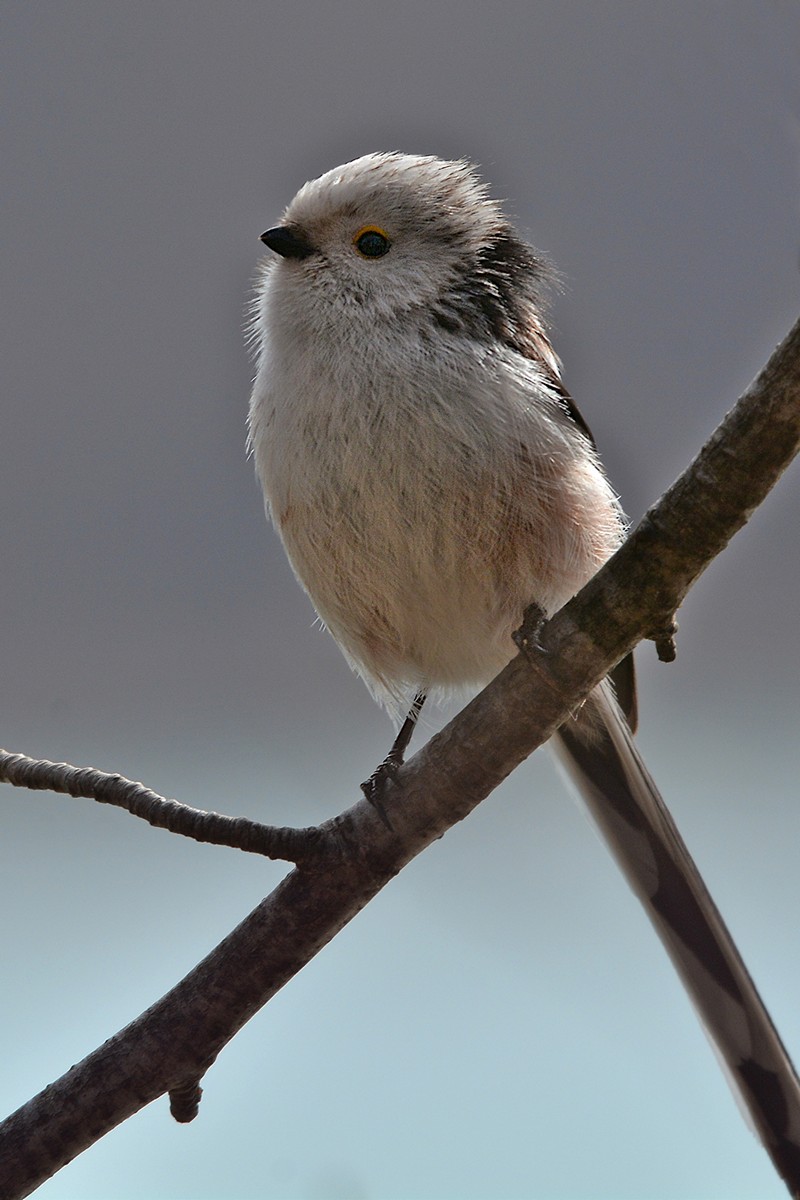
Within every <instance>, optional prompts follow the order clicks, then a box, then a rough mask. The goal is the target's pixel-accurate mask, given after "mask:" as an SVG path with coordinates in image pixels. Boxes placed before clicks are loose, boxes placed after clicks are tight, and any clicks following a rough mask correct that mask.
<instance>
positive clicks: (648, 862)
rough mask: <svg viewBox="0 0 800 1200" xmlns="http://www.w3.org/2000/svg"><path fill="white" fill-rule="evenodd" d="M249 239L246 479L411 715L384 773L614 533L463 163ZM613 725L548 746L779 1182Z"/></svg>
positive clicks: (782, 1122)
mask: <svg viewBox="0 0 800 1200" xmlns="http://www.w3.org/2000/svg"><path fill="white" fill-rule="evenodd" d="M262 240H263V241H264V242H265V243H266V245H267V246H268V247H269V248H270V250H272V251H274V257H273V258H271V259H270V261H269V262H267V263H266V265H265V266H264V270H263V274H262V277H261V280H260V287H259V291H258V297H257V303H256V308H255V320H254V331H255V337H256V341H257V346H258V374H257V377H256V380H255V385H254V388H253V395H252V401H251V408H250V437H251V441H252V446H253V448H254V451H255V459H256V466H257V470H258V474H259V477H260V479H261V483H262V486H263V489H264V495H265V497H266V503H267V508H268V511H269V513H270V515H271V517H272V520H273V521H274V523H275V526H276V528H277V530H278V532H279V534H280V536H281V539H282V541H283V544H284V546H285V548H286V553H287V554H288V556H289V559H290V561H291V563H292V566H293V568H294V570H295V573H296V574H297V577H298V579H299V580H300V582H301V584H302V585H303V587H304V588H305V589H306V591H307V592H308V593H309V595H310V597H311V599H312V600H313V602H314V605H315V607H316V609H317V612H318V613H319V615H320V617H321V618H322V620H323V621H324V623H325V624H326V625H327V627H328V629H329V630H330V631H331V633H332V634H333V636H334V638H335V639H336V641H337V642H338V643H339V646H340V647H341V649H342V651H343V652H344V654H345V656H346V658H347V659H348V661H349V662H350V663H351V665H352V666H353V667H354V668H355V670H356V671H357V672H358V673H359V674H360V675H361V676H362V677H363V679H364V680H365V681H366V683H367V685H368V686H369V687H370V688H371V690H372V692H373V693H374V695H375V696H376V698H377V699H378V700H379V701H380V702H381V703H383V704H384V705H386V706H387V708H389V709H390V711H392V712H393V714H394V715H396V716H397V715H401V714H402V712H403V711H405V709H407V707H408V706H409V704H411V712H410V714H409V718H408V719H407V720H406V723H405V725H404V727H403V730H402V731H401V734H400V737H399V739H398V742H397V743H396V744H395V747H394V748H393V753H392V755H391V756H390V762H389V767H388V768H387V769H391V767H392V765H393V764H396V763H397V762H399V761H401V760H402V753H403V750H404V749H405V743H406V742H407V740H408V737H409V736H410V733H411V730H412V728H413V723H414V721H415V719H416V716H417V714H418V712H419V708H420V707H421V704H422V701H423V699H424V697H425V696H426V695H428V694H431V693H434V694H436V693H438V694H446V693H451V692H452V691H453V690H455V689H461V688H468V687H474V686H476V685H481V684H484V683H486V682H488V681H489V680H490V679H492V678H493V677H494V675H496V674H497V672H498V671H500V669H501V668H502V667H503V666H505V664H506V663H507V662H508V661H509V660H510V659H511V657H512V656H513V655H514V653H515V647H514V644H513V642H512V638H511V634H512V631H513V630H514V629H515V628H516V627H517V626H518V625H519V623H520V620H521V617H522V614H523V611H524V610H525V608H526V607H527V606H528V605H530V604H531V603H536V604H538V605H539V606H540V607H541V609H543V610H544V612H545V613H547V614H552V613H553V612H555V611H556V610H557V609H558V608H559V607H560V606H561V605H563V604H564V603H565V602H566V601H567V600H569V598H570V597H571V596H573V595H574V594H575V593H576V592H577V591H578V590H579V589H580V588H581V587H582V586H583V584H585V583H586V582H587V580H588V579H589V578H590V577H591V576H592V575H593V574H594V573H595V571H596V570H597V569H598V567H600V565H601V564H602V563H603V562H605V561H606V559H607V558H608V557H609V556H610V555H611V554H612V553H613V552H614V551H615V550H616V549H617V547H618V546H619V544H620V542H621V540H622V537H623V533H624V522H623V516H622V513H621V510H620V507H619V505H618V503H617V500H616V497H615V495H614V492H613V490H612V489H611V487H610V485H609V483H608V480H607V479H606V476H605V474H604V472H603V469H602V466H601V465H600V462H599V459H598V457H597V453H596V450H595V447H594V443H593V441H592V437H591V434H590V432H589V429H588V427H587V425H586V423H585V422H584V420H583V418H582V417H581V416H580V414H579V412H578V410H577V409H576V407H575V404H574V403H573V401H572V399H571V398H570V396H569V395H568V393H567V392H566V391H565V389H564V386H563V384H562V382H561V378H560V372H559V363H558V360H557V358H556V356H555V354H554V353H553V350H552V348H551V346H550V343H549V341H548V338H547V334H546V331H545V327H544V324H543V319H542V289H543V286H544V284H545V283H546V280H547V272H546V270H545V268H544V266H543V264H542V261H541V260H540V258H539V257H538V256H537V255H536V253H535V252H534V251H533V250H532V249H531V248H530V247H529V246H528V245H526V244H525V242H523V241H522V240H521V239H520V237H519V236H518V234H517V233H516V232H515V230H514V229H513V227H512V226H511V225H510V224H509V221H508V220H507V218H506V217H505V216H504V214H503V212H502V210H501V208H500V206H499V204H498V203H496V202H495V201H494V200H492V199H490V198H489V196H488V194H487V191H486V189H485V187H484V186H483V184H482V183H481V182H480V181H479V179H478V178H477V176H476V174H475V172H474V171H473V169H472V168H471V167H470V166H469V165H468V164H465V163H463V162H444V161H441V160H439V159H436V158H428V157H416V156H408V155H402V154H370V155H366V156H365V157H363V158H360V159H358V160H356V161H355V162H351V163H347V164H346V165H345V166H342V167H338V168H337V169H335V170H333V171H329V172H328V173H327V174H325V175H323V176H322V177H321V178H319V179H316V180H313V181H312V182H310V183H307V184H305V186H304V187H302V188H301V189H300V191H299V192H298V194H297V195H296V196H295V198H294V200H293V201H292V202H291V204H290V205H289V207H288V208H287V209H286V211H285V213H284V215H283V218H282V220H281V222H280V224H279V225H277V226H276V227H275V228H273V229H269V230H268V231H267V232H266V233H265V234H264V235H263V239H262ZM635 707H636V704H635V690H634V685H633V665H632V660H631V659H628V660H626V661H625V662H623V663H622V664H621V665H620V666H619V667H617V668H616V669H615V671H614V672H613V673H612V677H611V679H610V680H606V681H605V683H603V684H602V685H601V686H600V687H598V688H597V689H596V690H595V691H594V692H593V693H592V695H591V696H590V698H589V700H588V701H587V703H586V704H585V705H584V706H583V709H582V710H581V713H580V715H579V717H578V719H577V720H574V719H571V720H570V721H569V722H568V724H566V725H564V726H563V727H562V728H561V730H560V731H559V733H558V734H557V735H556V737H555V739H554V741H555V742H557V743H558V745H557V749H558V751H559V754H560V755H561V757H562V758H563V760H564V761H565V762H566V764H567V765H568V768H569V770H570V772H571V774H572V776H573V778H574V779H575V781H576V782H577V784H578V786H579V788H580V790H581V792H582V794H583V796H584V798H585V800H586V802H587V803H588V805H589V808H590V810H591V812H592V814H593V816H594V818H595V820H596V822H597V824H598V825H599V827H600V829H601V831H602V833H603V835H604V837H605V838H606V840H607V841H608V843H609V845H610V847H611V849H612V851H613V853H614V855H615V856H616V858H617V861H618V862H619V864H620V866H621V868H622V870H623V872H624V873H625V875H626V877H627V878H628V881H629V882H630V884H631V886H632V887H633V890H634V892H635V893H636V894H637V896H638V897H639V899H640V900H641V902H642V903H643V905H644V907H645V909H646V910H647V912H648V915H649V916H650V918H651V920H652V922H653V924H654V925H655V927H656V929H657V931H658V933H659V935H660V937H661V939H662V941H663V942H664V944H665V946H666V949H667V950H668V952H669V954H670V956H671V958H672V960H673V963H674V964H675V966H676V968H677V970H678V972H679V973H680V975H681V978H682V979H683V982H684V984H685V985H686V988H687V989H688V992H689V994H690V996H691V998H692V1000H693V1002H694V1004H695V1006H696V1008H697V1010H698V1012H699V1014H700V1016H701V1019H702V1021H703V1023H704V1025H705V1027H706V1029H707V1031H708V1033H709V1034H710V1037H711V1039H712V1041H713V1043H714V1045H715V1046H716V1048H717V1050H718V1052H719V1055H720V1057H721V1060H722V1062H723V1065H724V1066H725V1068H726V1070H727V1073H728V1074H729V1076H730V1077H731V1079H732V1081H733V1083H734V1085H735V1088H736V1091H737V1092H738V1094H739V1095H740V1096H741V1098H742V1100H743V1101H744V1104H745V1106H746V1108H747V1110H748V1111H749V1112H750V1114H751V1116H752V1118H753V1122H754V1124H755V1126H756V1128H757V1130H758V1132H759V1134H760V1136H761V1137H762V1140H763V1141H764V1143H765V1144H766V1145H767V1147H768V1149H769V1150H770V1153H771V1154H772V1156H773V1159H774V1160H775V1161H776V1163H777V1164H778V1167H779V1170H781V1171H782V1173H783V1174H784V1176H785V1177H787V1178H793V1179H794V1180H795V1182H797V1180H798V1179H800V1085H799V1084H798V1080H797V1077H796V1075H795V1072H794V1069H793V1067H792V1064H791V1062H790V1060H789V1058H788V1055H787V1054H786V1051H785V1050H784V1048H783V1046H782V1044H781V1042H780V1039H779V1037H778V1035H777V1033H776V1031H775V1029H774V1027H773V1025H772V1022H771V1020H770V1018H769V1015H768V1013H767V1011H766V1009H765V1008H764V1005H763V1003H762V1002H761V999H760V997H759V995H758V993H757V991H756V989H755V987H754V985H753V983H752V981H751V979H750V976H749V974H748V972H747V969H746V967H745V965H744V963H743V961H742V959H741V957H740V955H739V953H738V951H737V949H736V946H735V945H734V943H733V941H732V939H731V937H730V934H729V933H728V931H727V929H726V927H725V925H724V923H723V921H722V918H721V917H720V914H719V912H718V911H717V909H716V907H715V905H714V903H713V901H712V899H711V897H710V896H709V894H708V892H707V891H706V888H705V886H704V884H703V881H702V879H701V877H700V875H699V873H698V871H697V869H696V867H695V865H694V863H693V862H692V859H691V857H690V855H689V853H688V851H687V850H686V847H685V846H684V844H683V842H682V841H681V839H680V836H679V834H678V833H677V830H676V829H675V826H674V824H673V822H672V820H671V818H670V815H669V812H668V811H667V808H666V806H665V804H664V802H663V800H662V798H661V796H660V795H659V793H658V790H657V789H656V787H655V784H654V783H653V781H652V779H651V777H650V775H649V774H648V771H647V769H646V767H645V766H644V764H643V762H642V760H641V758H640V757H639V754H638V752H637V750H636V749H635V747H634V744H633V739H632V729H633V728H634V726H635ZM384 782H385V781H384ZM380 783H381V777H380V773H379V774H378V776H377V777H376V778H374V779H373V781H372V784H371V785H370V787H368V789H367V790H368V792H369V791H370V788H377V787H378V785H379V784H380Z"/></svg>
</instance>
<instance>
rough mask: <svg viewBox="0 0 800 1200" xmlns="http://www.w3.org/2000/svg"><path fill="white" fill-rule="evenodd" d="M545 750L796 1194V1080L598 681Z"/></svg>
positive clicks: (799, 1186)
mask: <svg viewBox="0 0 800 1200" xmlns="http://www.w3.org/2000/svg"><path fill="white" fill-rule="evenodd" d="M553 741H554V745H555V749H556V751H557V753H558V755H559V758H560V759H561V760H562V762H563V763H564V765H565V766H566V767H567V770H568V771H569V773H570V775H571V777H572V779H573V780H574V781H575V783H576V784H577V786H578V788H579V790H580V792H581V794H582V796H583V798H584V800H585V801H586V803H587V804H588V806H589V809H590V812H591V814H592V816H593V818H594V820H595V822H596V823H597V825H598V826H599V828H600V831H601V833H602V835H603V837H604V839H605V840H606V842H607V843H608V845H609V847H610V849H611V851H612V853H613V855H614V857H615V858H616V860H617V862H618V864H619V866H620V867H621V869H622V871H623V874H624V875H625V877H626V879H627V880H628V882H629V884H630V885H631V887H632V888H633V890H634V892H635V893H636V895H637V896H638V897H639V899H640V900H641V902H642V904H643V905H644V907H645V910H646V912H647V914H648V916H649V917H650V920H651V921H652V922H653V925H654V926H655V928H656V931H657V933H658V935H659V937H660V938H661V940H662V942H663V943H664V945H665V947H666V949H667V953H668V954H669V956H670V958H671V959H672V962H673V964H674V966H675V968H676V969H677V971H678V974H679V975H680V977H681V979H682V980H683V983H684V985H685V987H686V990H687V991H688V993H689V996H690V998H691V1000H692V1002H693V1004H694V1006H695V1008H696V1010H697V1012H698V1014H699V1016H700V1020H701V1021H702V1023H703V1026H704V1027H705V1030H706V1033H707V1034H708V1036H709V1038H710V1039H711V1041H712V1044H713V1045H714V1046H715V1048H716V1050H717V1052H718V1054H719V1057H720V1059H721V1061H722V1064H723V1066H724V1068H725V1071H726V1074H727V1075H728V1077H729V1080H730V1082H731V1084H732V1086H733V1088H734V1092H735V1094H736V1095H737V1096H738V1097H740V1098H741V1101H742V1103H743V1105H744V1107H745V1108H746V1109H747V1111H748V1112H749V1114H750V1117H751V1118H752V1121H753V1124H754V1126H755V1129H756V1131H757V1133H758V1135H759V1137H760V1138H761V1141H762V1142H763V1144H764V1147H765V1148H766V1150H767V1153H768V1154H769V1155H770V1157H771V1158H772V1161H773V1163H774V1164H775V1167H776V1169H777V1170H778V1172H779V1174H780V1175H781V1176H782V1178H783V1179H784V1181H785V1182H786V1184H787V1186H788V1188H789V1190H790V1192H791V1194H792V1195H793V1196H796V1197H797V1196H800V1082H798V1078H797V1074H796V1072H795V1069H794V1067H793V1065H792V1061H791V1059H790V1058H789V1055H788V1054H787V1053H786V1050H785V1049H784V1046H783V1043H782V1042H781V1039H780V1037H779V1036H778V1033H777V1030H776V1029H775V1026H774V1025H773V1024H772V1021H771V1019H770V1016H769V1013H768V1012H767V1010H766V1008H765V1007H764V1004H763V1001H762V1000H761V997H760V996H759V994H758V992H757V990H756V987H755V985H754V983H753V981H752V979H751V978H750V974H749V972H748V970H747V967H746V966H745V965H744V962H743V961H742V958H741V956H740V954H739V951H738V950H737V949H736V946H735V944H734V942H733V939H732V937H731V935H730V933H729V932H728V930H727V928H726V926H725V922H724V921H723V920H722V917H721V916H720V914H719V912H718V910H717V907H716V905H715V904H714V901H713V900H712V899H711V896H710V895H709V893H708V891H707V890H706V886H705V884H704V883H703V880H702V878H701V877H700V873H699V871H698V870H697V867H696V866H695V864H694V862H693V861H692V858H691V856H690V854H689V851H688V850H687V848H686V846H685V845H684V843H683V840H682V839H681V836H680V834H679V833H678V830H677V829H676V827H675V823H674V822H673V820H672V817H671V816H670V814H669V811H668V809H667V806H666V805H665V803H664V801H663V800H662V798H661V796H660V795H659V793H658V789H657V788H656V785H655V784H654V782H653V780H652V779H651V777H650V774H649V772H648V770H647V767H646V766H645V765H644V762H643V761H642V759H641V758H640V756H639V753H638V751H637V749H636V747H635V745H634V743H633V737H632V734H631V731H630V728H629V726H628V724H627V722H626V720H625V718H624V716H623V715H622V712H621V710H620V708H619V705H618V704H617V702H616V700H615V698H614V693H613V691H612V688H611V686H610V684H609V683H608V681H606V682H605V683H603V684H601V686H600V687H599V688H597V690H596V691H595V692H593V693H592V695H591V696H590V698H589V700H588V701H587V702H586V704H585V705H584V707H583V709H582V710H581V713H580V714H579V716H578V718H577V719H576V720H571V721H570V722H568V723H567V724H566V725H564V726H562V728H561V729H560V730H559V732H558V734H557V735H556V737H555V738H554V739H553Z"/></svg>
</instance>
